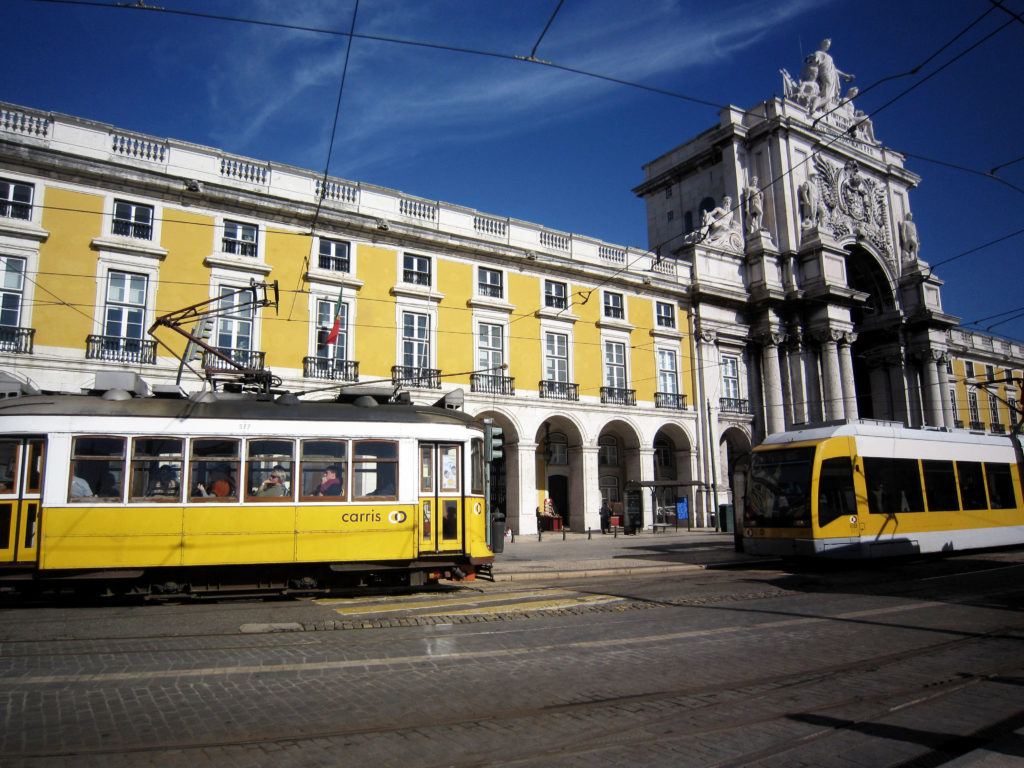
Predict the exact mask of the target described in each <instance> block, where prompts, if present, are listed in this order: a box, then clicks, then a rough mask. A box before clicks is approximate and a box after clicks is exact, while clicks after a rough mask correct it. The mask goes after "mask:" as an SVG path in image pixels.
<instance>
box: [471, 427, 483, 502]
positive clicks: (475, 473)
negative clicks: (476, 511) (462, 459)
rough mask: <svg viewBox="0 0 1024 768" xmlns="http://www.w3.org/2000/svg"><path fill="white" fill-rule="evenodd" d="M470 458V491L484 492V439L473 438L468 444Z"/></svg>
mask: <svg viewBox="0 0 1024 768" xmlns="http://www.w3.org/2000/svg"><path fill="white" fill-rule="evenodd" d="M470 451H471V455H470V460H471V462H472V466H471V472H472V476H471V477H470V482H469V484H470V493H483V492H484V441H483V440H480V439H478V438H473V442H472V444H471V446H470Z"/></svg>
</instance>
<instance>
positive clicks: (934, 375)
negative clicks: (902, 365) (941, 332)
mask: <svg viewBox="0 0 1024 768" xmlns="http://www.w3.org/2000/svg"><path fill="white" fill-rule="evenodd" d="M941 359H942V353H941V352H937V351H936V350H933V349H929V350H926V351H925V352H924V353H922V355H921V369H922V373H924V403H925V407H924V419H925V424H927V425H928V426H929V427H941V426H943V425H944V420H943V416H942V401H943V400H944V399H945V398H944V397H943V395H942V390H941V389H940V388H939V371H938V367H937V366H938V364H939V361H940V360H941Z"/></svg>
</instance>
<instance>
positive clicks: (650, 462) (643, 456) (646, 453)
mask: <svg viewBox="0 0 1024 768" xmlns="http://www.w3.org/2000/svg"><path fill="white" fill-rule="evenodd" d="M639 458H640V479H641V480H654V479H655V477H654V448H653V447H651V448H641V449H640V457H639ZM641 496H642V498H643V501H642V502H641V503H642V505H643V511H644V529H645V530H652V528H651V526H652V525H653V524H654V513H655V512H656V511H657V510H655V509H654V493H653V492H652V491H651V489H650V488H644V489H643V491H642V494H641Z"/></svg>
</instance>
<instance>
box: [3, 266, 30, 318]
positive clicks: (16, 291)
mask: <svg viewBox="0 0 1024 768" xmlns="http://www.w3.org/2000/svg"><path fill="white" fill-rule="evenodd" d="M24 289H25V260H24V259H19V258H18V257H16V256H0V325H4V326H7V327H10V328H17V327H18V326H19V325H20V324H21V305H22V295H23V292H24Z"/></svg>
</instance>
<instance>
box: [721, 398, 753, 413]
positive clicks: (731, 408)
mask: <svg viewBox="0 0 1024 768" xmlns="http://www.w3.org/2000/svg"><path fill="white" fill-rule="evenodd" d="M718 407H719V409H720V410H721V411H722V412H724V413H750V401H749V400H740V399H739V398H738V397H722V398H719V400H718Z"/></svg>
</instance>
